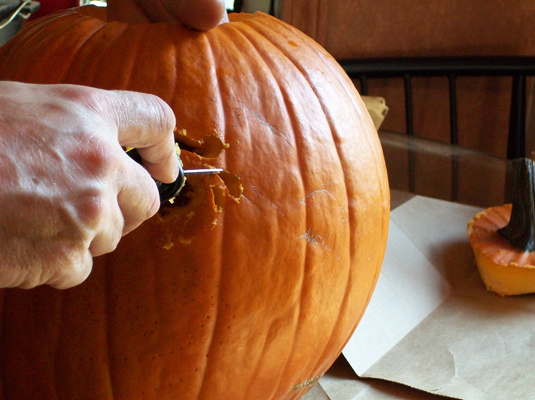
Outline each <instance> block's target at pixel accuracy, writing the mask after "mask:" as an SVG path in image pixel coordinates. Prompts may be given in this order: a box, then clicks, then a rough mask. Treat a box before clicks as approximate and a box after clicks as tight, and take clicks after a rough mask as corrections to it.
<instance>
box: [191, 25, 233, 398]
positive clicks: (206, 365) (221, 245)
mask: <svg viewBox="0 0 535 400" xmlns="http://www.w3.org/2000/svg"><path fill="white" fill-rule="evenodd" d="M203 38H204V40H205V42H206V45H207V47H206V48H207V50H209V51H207V52H206V54H209V56H210V61H211V62H212V64H214V65H215V57H214V55H213V46H212V44H211V42H210V39H209V36H208V35H204V36H203ZM217 84H218V90H217V94H218V95H219V99H220V100H219V102H216V103H217V104H223V101H222V99H221V81H220V80H219V79H217ZM217 115H221V116H222V118H223V122H222V126H225V127H226V123H227V121H226V118H225V113H223V112H221V113H217ZM219 122H220V121H219ZM219 122H218V123H219ZM226 131H227V130H226V128H225V129H224V130H223V132H224V133H223V135H224V134H225V133H226ZM220 139H221V138H220ZM221 140H222V142H223V143H227V140H226V137H225V136H223V139H221ZM226 154H227V153H226V151H224V150H223V151H221V153H220V154H219V155H218V158H219V157H223V159H224V160H223V166H226V162H225V160H226ZM225 216H226V213H224V212H223V213H222V214H221V217H220V218H219V220H218V225H219V226H221V234H220V235H218V237H217V242H218V243H219V251H218V252H217V255H218V256H217V257H218V261H219V262H218V266H217V268H213V269H212V270H211V274H213V273H214V272H215V271H217V274H218V278H217V281H219V282H221V281H222V276H223V274H224V271H223V264H224V261H223V256H222V254H224V249H225V243H224V242H225V238H226V237H227V235H225V226H226V224H225ZM219 221H220V222H219ZM214 297H215V298H216V299H219V298H220V297H221V284H220V285H218V286H217V288H216V290H215V292H214ZM214 304H215V307H214V308H213V313H212V315H213V317H212V319H211V329H210V338H209V340H208V341H207V342H208V343H207V347H206V354H207V356H206V357H205V359H204V360H205V361H204V365H203V366H202V371H203V372H202V378H201V379H200V383H199V388H198V391H197V394H196V397H195V398H198V399H202V398H203V392H204V391H205V387H204V382H205V379H206V375H207V373H208V372H209V371H211V370H212V368H210V366H211V363H210V362H211V361H212V358H210V357H208V355H210V354H212V350H213V346H214V342H215V340H214V336H215V330H216V326H217V325H218V322H219V319H218V317H219V314H220V312H219V307H221V305H220V302H219V301H216V302H215V303H214Z"/></svg>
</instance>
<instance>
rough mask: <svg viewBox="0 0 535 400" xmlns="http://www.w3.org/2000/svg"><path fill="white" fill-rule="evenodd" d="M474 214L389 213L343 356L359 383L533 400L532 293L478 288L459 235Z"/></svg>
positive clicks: (430, 204) (435, 204)
mask: <svg viewBox="0 0 535 400" xmlns="http://www.w3.org/2000/svg"><path fill="white" fill-rule="evenodd" d="M478 211H480V209H479V208H476V207H470V206H464V205H459V204H455V203H450V202H445V201H441V200H434V199H430V198H425V197H419V196H417V197H415V198H414V199H412V200H410V201H408V202H407V203H405V204H403V205H402V206H400V207H398V208H396V209H395V210H394V211H393V212H392V215H391V228H390V235H389V240H388V245H387V252H386V257H385V262H384V264H383V269H382V272H381V276H380V278H379V281H378V284H377V289H376V291H375V293H374V295H373V297H372V300H371V302H370V305H369V308H368V310H367V311H366V313H365V315H364V317H363V320H362V321H361V323H360V324H359V326H358V328H357V330H356V332H355V334H354V335H353V337H352V338H351V340H350V341H349V343H348V345H347V346H346V348H345V349H344V351H343V354H344V356H345V358H346V359H347V360H348V362H349V363H350V364H351V366H352V368H353V369H354V370H355V372H356V373H357V374H358V375H359V376H360V377H368V378H380V379H384V380H390V381H393V382H398V383H401V384H404V385H408V386H411V387H414V388H417V389H420V390H423V391H427V392H429V393H433V394H439V395H444V396H449V397H453V398H458V399H467V400H494V399H495V400H534V399H535V295H525V296H517V297H505V298H504V297H500V296H498V295H496V294H494V293H492V292H488V291H487V290H486V289H485V287H484V285H483V283H482V281H481V279H480V278H479V274H478V273H477V269H476V267H475V265H474V262H473V254H472V250H471V248H470V244H469V242H468V238H467V236H466V223H467V222H468V220H469V219H471V218H472V217H473V216H474V215H475V214H476V213H477V212H478ZM321 383H322V381H320V384H321ZM322 388H323V389H324V390H325V392H326V393H327V395H328V396H329V397H330V398H331V399H336V395H335V394H334V393H332V394H331V393H329V385H328V382H324V384H323V385H322Z"/></svg>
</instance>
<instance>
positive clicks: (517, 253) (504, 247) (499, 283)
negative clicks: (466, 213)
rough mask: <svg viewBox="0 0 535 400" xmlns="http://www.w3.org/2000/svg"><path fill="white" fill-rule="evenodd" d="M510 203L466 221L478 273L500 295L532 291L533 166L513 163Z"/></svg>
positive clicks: (534, 280)
mask: <svg viewBox="0 0 535 400" xmlns="http://www.w3.org/2000/svg"><path fill="white" fill-rule="evenodd" d="M513 171H514V175H513V187H514V190H515V192H514V193H513V204H505V205H503V206H498V207H491V208H488V209H486V210H484V211H482V212H480V213H478V214H477V215H476V216H475V217H474V218H473V219H471V220H470V221H469V222H468V226H467V232H468V238H469V239H470V244H471V246H472V249H473V251H474V255H475V261H476V264H477V267H478V270H479V274H480V275H481V278H482V279H483V282H484V283H485V285H486V286H487V289H488V290H490V291H493V292H496V293H498V294H499V295H501V296H512V295H519V294H527V293H535V252H534V250H535V212H534V210H535V207H534V199H535V182H534V171H535V166H534V163H533V161H532V160H529V159H524V158H522V159H518V160H515V161H514V162H513Z"/></svg>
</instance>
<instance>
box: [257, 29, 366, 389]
mask: <svg viewBox="0 0 535 400" xmlns="http://www.w3.org/2000/svg"><path fill="white" fill-rule="evenodd" d="M261 22H262V26H263V27H264V28H265V29H267V30H269V31H272V33H273V34H278V32H276V31H274V30H273V29H272V28H271V26H270V25H269V24H268V23H267V21H261ZM251 23H254V22H251ZM284 27H285V28H287V29H288V30H290V31H291V32H292V33H295V32H293V30H292V29H289V28H288V27H286V25H284ZM273 47H274V50H275V51H278V52H280V53H281V54H282V55H283V56H284V58H285V59H287V60H288V61H289V62H290V63H291V64H292V65H293V66H294V68H295V69H296V70H297V71H299V73H300V75H301V76H302V77H303V78H304V81H306V83H307V84H308V85H309V87H310V89H311V90H312V91H313V92H314V94H315V95H316V99H317V100H318V104H319V106H320V107H321V109H322V111H323V115H324V116H325V120H326V122H327V124H328V126H329V131H330V133H331V137H332V140H333V143H334V144H335V146H336V150H337V156H338V159H339V161H340V162H339V164H340V165H346V164H347V163H345V162H342V159H341V156H340V154H341V151H340V149H339V146H338V144H339V141H338V140H335V137H334V135H333V132H334V131H333V126H334V125H333V123H332V118H330V116H329V114H327V113H326V112H325V110H326V108H325V105H324V102H323V101H322V98H321V96H320V94H319V93H318V91H317V90H316V88H315V86H314V85H313V84H312V81H311V79H310V78H309V71H307V70H306V69H303V68H302V67H301V66H300V64H299V63H297V62H296V61H295V59H294V58H292V57H290V56H289V54H290V53H289V52H285V51H283V49H282V48H281V47H279V46H273ZM317 57H320V55H319V54H317ZM327 61H329V60H327ZM325 64H329V62H326V63H325ZM329 67H330V65H329ZM348 97H349V96H348ZM286 103H288V102H286ZM290 104H291V102H290ZM294 131H295V129H294ZM297 131H299V130H297ZM299 164H301V163H299ZM341 171H342V175H343V176H344V188H346V190H345V191H346V200H347V205H348V209H347V210H346V211H347V212H348V213H349V195H348V194H347V184H346V182H347V177H346V175H345V171H344V168H342V169H341ZM305 192H306V191H305ZM307 193H308V192H307ZM305 209H306V207H305ZM352 220H353V218H352V217H351V214H350V221H349V228H348V229H349V232H350V239H349V240H350V242H353V240H352V236H353V225H354V223H352ZM307 226H308V224H307ZM307 248H308V245H307ZM349 250H350V259H353V257H354V256H353V253H354V247H353V246H350V249H349ZM305 257H306V256H305ZM305 269H306V265H305ZM351 271H352V270H351V268H348V270H347V271H346V272H347V274H348V279H347V283H346V289H345V290H344V296H343V298H342V302H341V306H340V308H339V316H338V318H337V320H336V322H335V323H334V324H333V325H332V328H331V335H330V339H329V340H328V341H327V343H326V344H325V347H324V350H323V352H322V353H321V356H319V357H318V362H317V363H316V365H315V366H314V368H313V369H312V371H313V372H312V375H314V377H315V376H317V375H318V372H319V370H320V369H322V367H323V366H322V361H324V359H325V357H324V355H325V353H328V352H330V351H329V350H330V349H329V347H330V345H331V344H330V342H331V341H332V340H334V339H336V338H335V337H334V335H333V334H334V331H335V329H336V327H337V326H338V322H339V321H338V320H339V319H340V315H342V314H343V313H344V309H345V307H346V306H347V304H348V301H349V294H350V292H349V290H348V288H349V287H350V286H351V279H352V276H351V275H352V273H351ZM304 275H305V276H306V273H305V274H304ZM368 296H369V295H368ZM297 326H299V323H298V324H297ZM355 326H356V325H355ZM353 329H354V328H353ZM288 360H290V358H288ZM287 365H288V364H287ZM284 372H286V368H285V369H284ZM322 372H323V371H322ZM282 375H284V373H283V374H282ZM310 378H312V376H311V377H309V378H307V379H310Z"/></svg>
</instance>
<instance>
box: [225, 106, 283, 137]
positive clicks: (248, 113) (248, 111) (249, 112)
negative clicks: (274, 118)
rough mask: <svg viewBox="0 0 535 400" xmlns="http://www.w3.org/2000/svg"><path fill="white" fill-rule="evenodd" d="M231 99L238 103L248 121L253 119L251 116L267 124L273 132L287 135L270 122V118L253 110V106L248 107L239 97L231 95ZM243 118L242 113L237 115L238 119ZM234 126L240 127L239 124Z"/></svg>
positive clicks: (254, 119)
mask: <svg viewBox="0 0 535 400" xmlns="http://www.w3.org/2000/svg"><path fill="white" fill-rule="evenodd" d="M230 101H233V102H235V103H236V104H237V105H238V110H240V111H243V112H244V114H245V119H247V120H248V121H250V120H251V118H249V117H252V119H253V121H257V122H260V123H261V124H262V125H264V126H266V127H267V128H268V129H269V130H270V131H271V132H273V133H275V134H277V135H281V136H285V135H284V132H282V131H281V130H279V129H277V128H275V127H274V126H273V125H271V124H270V123H269V122H268V120H267V119H266V118H265V117H264V116H263V115H262V114H260V113H258V112H256V111H254V110H252V109H251V108H249V107H247V106H246V105H245V104H243V103H240V102H239V101H238V99H236V98H235V97H231V98H230ZM241 118H242V117H241V116H240V115H237V116H236V119H238V120H240V119H241ZM233 126H234V127H239V125H233Z"/></svg>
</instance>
